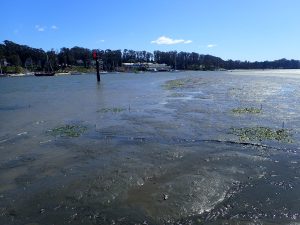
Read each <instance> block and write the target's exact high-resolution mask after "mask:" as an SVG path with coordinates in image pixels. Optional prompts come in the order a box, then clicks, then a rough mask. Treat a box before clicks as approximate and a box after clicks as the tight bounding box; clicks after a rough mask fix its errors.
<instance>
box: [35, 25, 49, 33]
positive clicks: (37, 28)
mask: <svg viewBox="0 0 300 225" xmlns="http://www.w3.org/2000/svg"><path fill="white" fill-rule="evenodd" d="M35 29H36V30H37V31H39V32H43V31H45V29H46V27H42V26H40V25H35Z"/></svg>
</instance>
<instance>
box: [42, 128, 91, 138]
mask: <svg viewBox="0 0 300 225" xmlns="http://www.w3.org/2000/svg"><path fill="white" fill-rule="evenodd" d="M86 130H87V127H86V126H82V125H65V126H61V127H56V128H54V129H52V130H49V131H48V132H49V133H50V134H51V135H53V136H60V137H79V136H80V135H82V134H83V133H84V132H85V131H86Z"/></svg>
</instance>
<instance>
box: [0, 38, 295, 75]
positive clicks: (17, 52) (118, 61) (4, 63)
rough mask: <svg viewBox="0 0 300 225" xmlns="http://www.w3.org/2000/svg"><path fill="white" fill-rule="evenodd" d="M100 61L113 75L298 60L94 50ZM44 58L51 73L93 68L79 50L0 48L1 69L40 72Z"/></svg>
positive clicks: (285, 65) (290, 64) (288, 64)
mask: <svg viewBox="0 0 300 225" xmlns="http://www.w3.org/2000/svg"><path fill="white" fill-rule="evenodd" d="M97 51H98V53H99V56H100V58H101V59H102V61H103V69H104V70H107V71H113V70H116V69H118V68H120V67H121V66H122V63H138V62H148V63H149V62H152V63H165V64H167V65H169V66H171V67H172V68H173V69H178V70H218V69H227V70H233V69H299V68H300V61H299V60H293V59H292V60H287V59H279V60H275V61H264V62H249V61H239V60H235V61H233V60H223V59H221V58H219V57H215V56H212V55H203V54H199V53H195V52H192V53H190V52H177V51H168V52H163V51H154V52H153V53H151V52H147V51H134V50H128V49H124V50H123V51H121V50H110V49H107V50H97ZM47 56H48V59H49V61H50V62H51V65H52V67H53V68H54V69H55V70H59V69H65V68H67V67H71V66H81V67H85V68H91V67H92V66H93V65H94V64H93V63H94V61H93V59H92V50H90V49H87V48H82V47H77V46H75V47H73V48H65V47H64V48H61V49H60V51H54V50H53V49H52V50H50V51H44V50H43V49H37V48H32V47H29V46H26V45H19V44H16V43H14V42H12V41H8V40H6V41H4V42H3V44H0V65H1V68H2V69H5V67H8V66H11V67H16V68H26V69H28V70H31V71H39V70H43V69H44V67H45V64H46V61H47Z"/></svg>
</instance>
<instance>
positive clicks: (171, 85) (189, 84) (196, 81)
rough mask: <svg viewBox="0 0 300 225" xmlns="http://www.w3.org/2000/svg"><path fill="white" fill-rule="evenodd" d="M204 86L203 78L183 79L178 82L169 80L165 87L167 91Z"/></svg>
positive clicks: (177, 80)
mask: <svg viewBox="0 0 300 225" xmlns="http://www.w3.org/2000/svg"><path fill="white" fill-rule="evenodd" d="M200 84H204V83H203V79H201V78H183V79H176V80H169V81H167V82H165V84H164V85H163V87H164V88H165V89H167V90H173V89H179V88H193V87H197V85H200Z"/></svg>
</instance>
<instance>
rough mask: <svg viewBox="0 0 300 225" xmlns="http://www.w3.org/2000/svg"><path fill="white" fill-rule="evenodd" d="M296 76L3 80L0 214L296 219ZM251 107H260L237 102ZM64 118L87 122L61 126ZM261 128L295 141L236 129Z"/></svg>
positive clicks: (132, 220) (23, 217)
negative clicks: (62, 130) (66, 130)
mask: <svg viewBox="0 0 300 225" xmlns="http://www.w3.org/2000/svg"><path fill="white" fill-rule="evenodd" d="M299 78H300V73H298V72H297V71H292V72H289V71H283V72H280V73H279V72H278V71H277V72H276V71H252V72H251V71H246V72H245V71H238V72H180V73H145V74H126V73H125V74H107V75H104V76H102V77H101V83H100V84H99V85H97V83H96V77H95V75H82V76H56V77H14V78H2V79H1V80H0V124H1V126H0V127H1V128H0V154H1V158H0V200H1V201H0V223H1V224H30V223H32V224H49V225H50V224H222V223H223V224H228V223H229V224H296V223H297V222H300V215H299V212H300V201H299V199H300V192H299V188H300V185H299V184H300V183H299V182H300V181H299V178H300V172H299V171H300V170H299V167H300V165H299V162H300V161H299V140H300V138H299V127H300V118H299V115H300V107H299V104H297V103H298V102H299V97H300V96H299V95H300V94H299V92H298V90H300V79H299ZM170 80H175V82H173V84H180V85H174V86H168V85H166V84H168V82H169V81H170ZM178 81H180V82H181V83H178ZM250 107H253V108H257V109H260V110H261V111H260V113H240V114H237V113H233V111H232V110H233V109H237V108H250ZM66 125H70V126H78V127H84V132H83V133H82V134H80V135H79V136H78V137H70V136H65V135H57V134H53V132H52V131H53V130H55V128H59V127H65V126H66ZM254 127H264V128H268V129H270V130H274V131H278V130H281V129H282V130H285V131H287V132H288V134H289V135H290V137H289V138H290V139H289V141H287V140H276V139H275V140H272V139H264V140H259V139H257V140H251V139H249V140H244V139H241V137H240V136H238V135H236V134H235V133H234V132H232V131H233V130H234V129H244V128H250V129H251V128H254Z"/></svg>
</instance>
